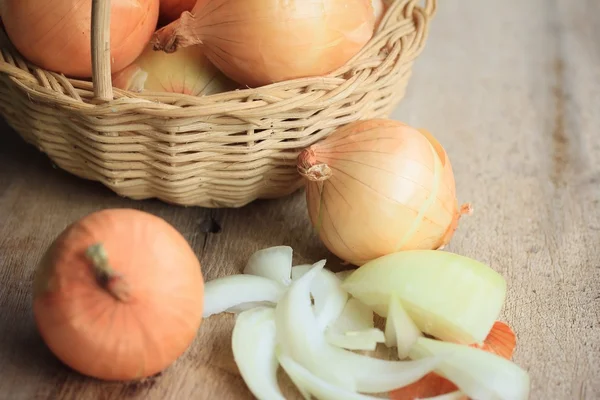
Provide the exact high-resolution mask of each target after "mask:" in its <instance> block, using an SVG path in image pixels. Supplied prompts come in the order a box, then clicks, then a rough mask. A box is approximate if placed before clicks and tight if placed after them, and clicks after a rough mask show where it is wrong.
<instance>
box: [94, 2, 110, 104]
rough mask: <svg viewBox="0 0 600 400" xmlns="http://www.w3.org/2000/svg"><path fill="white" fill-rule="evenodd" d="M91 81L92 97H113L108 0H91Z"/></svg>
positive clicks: (106, 98)
mask: <svg viewBox="0 0 600 400" xmlns="http://www.w3.org/2000/svg"><path fill="white" fill-rule="evenodd" d="M91 37H92V83H93V85H94V97H95V98H96V99H97V100H101V101H110V100H112V99H113V90H112V79H111V73H110V0H92V34H91Z"/></svg>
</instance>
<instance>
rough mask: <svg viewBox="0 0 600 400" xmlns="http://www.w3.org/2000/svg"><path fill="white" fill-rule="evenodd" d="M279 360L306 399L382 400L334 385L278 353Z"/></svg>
mask: <svg viewBox="0 0 600 400" xmlns="http://www.w3.org/2000/svg"><path fill="white" fill-rule="evenodd" d="M277 359H278V360H279V363H280V364H281V367H282V368H283V369H284V371H285V372H286V374H287V375H288V376H289V377H290V379H291V380H292V382H294V384H295V385H296V386H297V387H298V389H299V390H300V391H301V392H302V393H303V395H304V398H305V399H310V396H309V397H307V396H306V393H310V394H311V395H313V396H315V397H316V398H317V399H319V400H381V398H380V397H372V396H366V395H362V394H359V393H356V392H353V391H349V390H344V389H342V388H339V387H337V386H335V385H332V384H331V383H329V382H327V381H325V380H323V379H321V378H319V377H317V376H315V375H313V374H312V373H311V372H310V371H309V370H307V369H306V368H304V367H303V366H301V365H300V364H298V363H297V362H295V361H294V360H293V359H292V358H291V357H289V356H287V355H284V354H281V353H279V352H278V354H277Z"/></svg>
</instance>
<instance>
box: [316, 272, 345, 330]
mask: <svg viewBox="0 0 600 400" xmlns="http://www.w3.org/2000/svg"><path fill="white" fill-rule="evenodd" d="M311 293H312V297H313V300H314V311H315V315H316V317H317V325H318V326H319V329H321V330H322V331H323V330H325V328H327V327H328V326H330V325H331V324H333V323H334V322H335V320H337V319H338V318H339V316H340V314H342V311H343V310H344V307H345V306H346V302H347V301H348V292H346V291H345V290H344V289H342V281H340V280H339V279H338V278H337V277H336V276H335V274H334V273H333V272H331V271H329V270H326V269H321V270H320V271H319V273H318V275H317V277H316V278H315V279H313V281H312V285H311Z"/></svg>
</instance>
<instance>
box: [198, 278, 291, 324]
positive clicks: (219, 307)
mask: <svg viewBox="0 0 600 400" xmlns="http://www.w3.org/2000/svg"><path fill="white" fill-rule="evenodd" d="M285 290H286V286H284V285H282V284H280V283H277V282H275V281H274V280H271V279H267V278H264V277H262V276H255V275H241V274H240V275H229V276H225V277H223V278H218V279H214V280H212V281H208V282H206V284H205V285H204V311H203V313H202V316H203V317H204V318H207V317H210V316H211V315H213V314H219V313H222V312H224V311H227V310H232V309H233V310H235V308H234V307H240V306H242V305H244V304H246V305H248V303H258V302H260V303H261V304H265V303H266V304H272V305H275V304H276V303H277V302H278V301H279V299H280V298H281V297H282V296H283V294H284V293H285ZM250 306H252V305H250Z"/></svg>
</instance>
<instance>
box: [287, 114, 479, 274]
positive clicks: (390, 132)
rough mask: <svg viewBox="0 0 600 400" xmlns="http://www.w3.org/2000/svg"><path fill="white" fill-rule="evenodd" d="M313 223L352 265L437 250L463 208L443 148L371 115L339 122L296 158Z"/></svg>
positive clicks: (429, 138) (413, 131) (331, 247)
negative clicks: (415, 252)
mask: <svg viewBox="0 0 600 400" xmlns="http://www.w3.org/2000/svg"><path fill="white" fill-rule="evenodd" d="M297 167H298V171H299V172H300V174H301V175H302V176H304V177H305V178H306V182H307V184H306V201H307V206H308V212H309V216H310V220H311V223H312V225H313V227H314V228H315V229H316V230H317V232H318V234H319V237H320V238H321V240H322V241H323V243H324V244H325V246H326V247H327V248H328V249H329V250H330V251H331V252H332V253H334V254H335V255H336V256H338V257H339V258H341V259H342V260H344V261H347V262H350V263H352V264H354V265H358V266H360V265H363V264H364V263H366V262H368V261H370V260H373V259H375V258H378V257H381V256H384V255H386V254H390V253H394V252H398V251H402V250H416V249H438V248H441V247H443V246H445V245H446V244H447V243H449V241H450V239H451V238H452V236H453V234H454V231H455V230H456V228H457V225H458V220H459V218H460V216H461V214H464V213H468V212H470V211H471V209H470V205H469V204H465V205H463V206H462V207H461V208H460V209H459V207H458V202H457V199H456V188H455V182H454V174H453V171H452V166H451V164H450V160H449V159H448V156H447V154H446V151H445V150H444V148H443V147H442V146H441V145H440V144H439V142H438V141H437V140H436V139H435V138H434V137H433V136H432V135H431V134H430V133H428V132H427V131H424V130H418V129H415V128H412V127H410V126H408V125H406V124H403V123H401V122H398V121H393V120H386V119H372V120H366V121H357V122H353V123H351V124H348V125H345V126H343V127H341V128H338V129H337V130H336V131H335V132H333V133H332V134H331V135H330V136H329V137H327V138H326V139H324V140H322V141H320V142H318V143H316V144H314V145H313V146H311V147H309V148H307V149H305V150H304V151H302V152H301V153H300V155H299V156H298V165H297Z"/></svg>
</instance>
